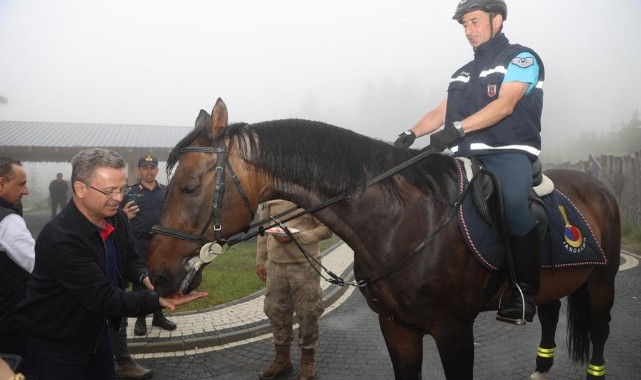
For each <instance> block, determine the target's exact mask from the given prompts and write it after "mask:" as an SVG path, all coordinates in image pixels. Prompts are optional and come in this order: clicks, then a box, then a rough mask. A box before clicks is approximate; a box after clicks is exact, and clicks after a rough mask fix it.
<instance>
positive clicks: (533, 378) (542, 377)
mask: <svg viewBox="0 0 641 380" xmlns="http://www.w3.org/2000/svg"><path fill="white" fill-rule="evenodd" d="M547 378H548V375H547V373H541V372H538V371H537V372H534V373H533V374H531V375H530V380H547Z"/></svg>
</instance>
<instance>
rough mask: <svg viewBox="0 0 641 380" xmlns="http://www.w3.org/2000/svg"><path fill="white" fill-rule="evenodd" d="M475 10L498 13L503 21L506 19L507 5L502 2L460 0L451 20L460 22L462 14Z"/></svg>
mask: <svg viewBox="0 0 641 380" xmlns="http://www.w3.org/2000/svg"><path fill="white" fill-rule="evenodd" d="M476 10H481V11H485V12H487V13H500V14H501V15H502V16H503V21H505V20H506V19H507V4H505V1H504V0H461V1H460V2H459V3H458V6H457V7H456V13H454V16H453V17H452V19H453V20H457V21H459V22H460V20H461V17H463V15H464V14H466V13H469V12H472V11H476Z"/></svg>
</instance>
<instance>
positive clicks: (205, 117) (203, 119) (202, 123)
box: [196, 110, 211, 129]
mask: <svg viewBox="0 0 641 380" xmlns="http://www.w3.org/2000/svg"><path fill="white" fill-rule="evenodd" d="M210 121H211V116H209V114H208V113H207V111H205V110H200V113H199V114H198V117H197V118H196V129H205V128H207V127H208V126H209V122H210Z"/></svg>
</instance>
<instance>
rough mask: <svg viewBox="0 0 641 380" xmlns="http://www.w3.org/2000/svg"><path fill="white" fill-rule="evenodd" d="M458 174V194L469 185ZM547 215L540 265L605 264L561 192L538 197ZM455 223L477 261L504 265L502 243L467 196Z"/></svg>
mask: <svg viewBox="0 0 641 380" xmlns="http://www.w3.org/2000/svg"><path fill="white" fill-rule="evenodd" d="M457 168H458V171H459V184H458V185H459V186H458V187H459V190H458V191H459V194H462V192H463V190H464V189H465V187H466V186H467V185H468V182H467V179H466V178H465V175H464V169H463V168H461V164H459V163H457ZM541 199H542V200H543V203H544V206H545V210H546V212H547V214H548V219H549V222H548V223H549V227H548V230H547V231H546V232H545V236H544V238H543V241H542V242H541V256H540V261H541V266H542V267H544V268H552V267H571V266H581V265H605V264H607V259H606V257H605V254H604V253H603V250H602V249H601V246H600V245H599V243H598V242H597V240H596V238H595V237H594V233H593V232H592V229H591V228H590V226H589V225H588V224H587V222H586V221H585V219H584V218H583V216H582V215H581V213H580V211H579V210H578V209H577V208H576V207H575V206H574V204H573V203H572V202H571V201H570V200H569V199H568V198H567V197H566V196H565V194H563V193H562V192H561V191H559V190H557V189H554V191H552V193H551V194H549V195H546V196H544V197H542V198H541ZM458 220H459V225H460V227H461V231H462V233H463V236H464V237H465V241H466V243H467V245H468V247H469V248H470V250H471V251H472V252H473V254H474V255H475V256H476V258H477V259H478V260H479V262H480V263H481V264H482V265H483V266H484V267H486V268H487V269H489V270H491V271H496V270H498V269H499V268H501V267H502V266H503V264H504V263H506V261H505V260H506V249H505V243H504V242H503V240H502V239H501V235H500V234H499V233H498V231H497V230H496V229H495V228H494V226H492V225H491V224H489V223H487V222H486V221H485V219H483V217H482V216H481V214H480V213H479V212H478V210H477V209H476V206H474V201H473V199H472V197H471V196H469V194H468V196H466V197H465V199H464V201H463V204H462V205H461V207H460V208H459V211H458Z"/></svg>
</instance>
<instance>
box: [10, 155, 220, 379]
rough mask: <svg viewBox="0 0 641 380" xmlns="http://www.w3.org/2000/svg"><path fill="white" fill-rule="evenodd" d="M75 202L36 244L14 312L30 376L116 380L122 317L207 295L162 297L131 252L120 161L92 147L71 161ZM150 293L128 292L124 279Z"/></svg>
mask: <svg viewBox="0 0 641 380" xmlns="http://www.w3.org/2000/svg"><path fill="white" fill-rule="evenodd" d="M71 183H72V190H73V199H72V201H71V202H69V203H68V204H67V206H66V207H65V208H64V209H63V210H62V211H61V212H60V213H59V214H58V215H57V216H56V217H55V218H54V219H53V220H51V221H50V222H49V223H47V225H46V226H45V227H44V228H43V230H42V231H41V232H40V234H39V235H38V239H37V240H36V248H35V251H36V262H35V267H34V270H33V274H32V278H31V282H30V283H29V286H28V288H27V292H26V297H25V300H24V301H23V302H22V303H21V304H19V305H18V307H17V312H18V313H19V314H20V316H21V317H22V318H23V319H24V321H25V323H26V324H27V331H28V333H29V335H30V336H29V338H30V341H29V350H28V356H27V360H26V363H25V364H26V366H27V375H28V376H27V377H28V378H31V376H30V375H33V378H37V379H81V378H82V379H97V380H101V379H109V380H113V379H115V378H116V370H115V367H114V356H113V349H112V345H111V334H115V333H116V330H117V329H118V328H119V327H120V319H121V317H135V316H138V315H141V314H150V313H153V312H155V311H156V310H161V309H162V308H165V307H166V308H169V309H171V310H175V309H176V307H177V306H179V305H182V304H184V303H187V302H190V301H193V300H195V299H198V298H202V297H205V296H206V295H207V294H206V293H196V292H194V293H192V294H189V295H185V296H177V297H173V298H163V297H159V296H158V294H157V293H155V292H154V291H153V285H152V284H151V282H150V281H149V278H148V276H147V269H146V267H145V265H144V264H143V263H142V262H141V261H140V258H139V256H138V253H137V252H136V249H135V246H134V243H133V239H132V238H131V232H130V231H129V223H128V222H127V215H126V214H125V212H124V211H123V210H122V209H120V208H119V204H120V202H121V201H122V200H123V197H124V196H125V194H126V193H127V192H128V191H129V188H128V187H127V182H126V175H125V161H124V160H123V159H122V157H121V156H120V155H119V154H118V153H116V152H113V151H110V150H107V149H100V148H93V149H87V150H83V151H81V152H80V153H78V154H77V155H76V156H74V157H73V159H72V174H71ZM126 280H127V281H132V282H134V283H141V284H145V285H146V287H147V288H148V290H140V291H133V292H125V290H124V289H123V284H124V283H125V281H126Z"/></svg>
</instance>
